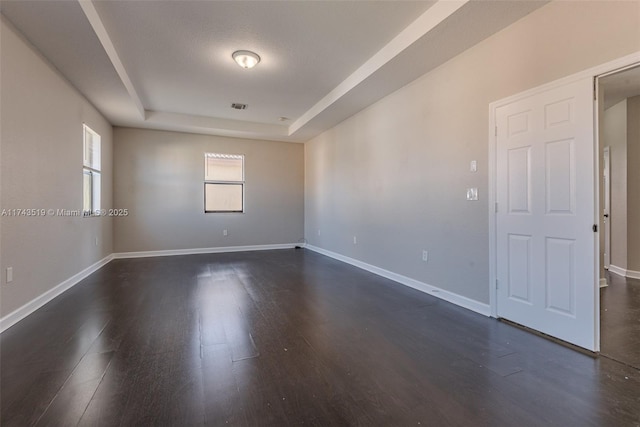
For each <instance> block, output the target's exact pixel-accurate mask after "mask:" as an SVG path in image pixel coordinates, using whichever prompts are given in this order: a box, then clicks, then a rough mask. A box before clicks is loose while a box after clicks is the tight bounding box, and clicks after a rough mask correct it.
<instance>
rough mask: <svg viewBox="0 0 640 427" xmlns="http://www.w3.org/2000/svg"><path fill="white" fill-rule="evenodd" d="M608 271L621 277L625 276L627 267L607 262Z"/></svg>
mask: <svg viewBox="0 0 640 427" xmlns="http://www.w3.org/2000/svg"><path fill="white" fill-rule="evenodd" d="M609 272H610V273H615V274H617V275H618V276H622V277H625V276H626V275H627V269H626V268H621V267H618V266H616V265H613V264H609Z"/></svg>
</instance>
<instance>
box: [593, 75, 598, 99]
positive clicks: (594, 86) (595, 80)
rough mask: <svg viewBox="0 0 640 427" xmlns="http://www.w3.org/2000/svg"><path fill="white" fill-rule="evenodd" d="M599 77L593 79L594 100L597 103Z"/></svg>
mask: <svg viewBox="0 0 640 427" xmlns="http://www.w3.org/2000/svg"><path fill="white" fill-rule="evenodd" d="M597 79H598V78H597V77H594V78H593V100H594V101H597V100H598V83H597Z"/></svg>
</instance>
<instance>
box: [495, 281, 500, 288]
mask: <svg viewBox="0 0 640 427" xmlns="http://www.w3.org/2000/svg"><path fill="white" fill-rule="evenodd" d="M496 289H500V282H499V281H498V279H496Z"/></svg>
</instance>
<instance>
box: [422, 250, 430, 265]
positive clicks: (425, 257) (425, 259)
mask: <svg viewBox="0 0 640 427" xmlns="http://www.w3.org/2000/svg"><path fill="white" fill-rule="evenodd" d="M422 260H423V261H424V262H427V261H429V252H427V251H422Z"/></svg>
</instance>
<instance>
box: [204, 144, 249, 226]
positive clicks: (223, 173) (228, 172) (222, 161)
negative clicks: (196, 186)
mask: <svg viewBox="0 0 640 427" xmlns="http://www.w3.org/2000/svg"><path fill="white" fill-rule="evenodd" d="M204 211H205V212H206V213H210V212H244V156H243V155H239V154H217V153H205V155H204Z"/></svg>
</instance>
